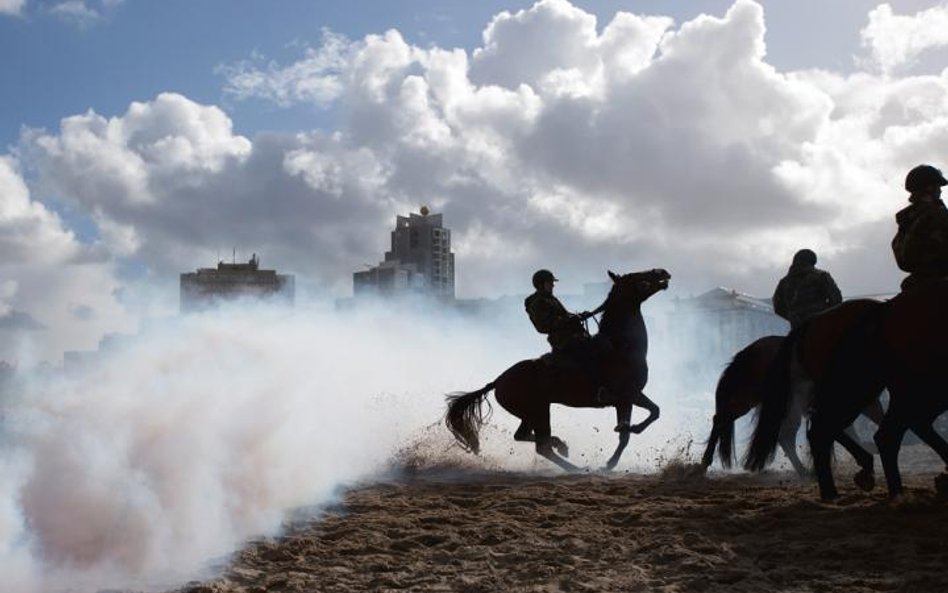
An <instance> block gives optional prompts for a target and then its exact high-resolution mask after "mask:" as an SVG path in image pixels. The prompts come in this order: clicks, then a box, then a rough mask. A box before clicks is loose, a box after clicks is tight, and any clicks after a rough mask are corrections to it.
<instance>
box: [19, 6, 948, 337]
mask: <svg viewBox="0 0 948 593" xmlns="http://www.w3.org/2000/svg"><path fill="white" fill-rule="evenodd" d="M765 33H766V21H765V15H764V11H763V9H762V8H761V6H760V5H758V4H757V3H755V2H752V1H750V0H738V1H737V2H735V3H734V4H733V6H732V7H731V8H730V9H729V10H728V11H727V12H726V13H725V14H722V15H716V16H712V15H702V16H700V17H697V18H695V19H692V20H690V21H687V22H684V23H682V24H680V25H675V23H674V22H673V21H672V20H671V19H669V18H666V17H662V16H646V15H636V14H631V13H625V12H621V13H618V14H617V15H615V16H614V17H613V18H612V19H611V20H610V21H609V22H606V23H603V24H600V23H597V21H596V19H595V17H593V16H592V15H590V14H588V13H586V12H585V11H583V10H581V9H579V8H577V7H575V6H573V5H571V4H569V3H568V2H566V1H565V0H544V1H541V2H538V3H537V4H535V5H534V6H532V7H531V8H529V9H526V10H522V11H519V12H517V13H501V14H499V15H498V16H496V17H495V18H494V19H493V20H492V21H491V22H490V23H488V24H487V26H486V28H485V31H484V35H483V39H484V43H483V46H482V47H480V48H478V49H476V50H474V51H473V52H470V53H468V52H466V51H464V50H461V49H452V50H447V49H443V48H439V47H427V48H422V47H418V46H415V45H412V44H411V43H409V42H408V41H406V40H405V38H404V37H403V36H402V35H401V34H400V33H399V32H398V31H396V30H389V31H386V32H383V33H380V34H377V35H368V36H366V37H365V38H363V39H361V40H348V39H345V38H342V37H340V36H338V35H336V34H333V33H331V32H323V45H322V46H320V47H318V48H313V49H309V50H307V51H306V52H305V54H304V55H303V56H302V57H301V59H300V60H299V61H298V62H294V63H291V64H287V65H279V64H275V63H268V64H266V65H264V66H260V65H259V64H262V63H264V62H262V61H261V60H263V58H260V57H257V58H255V59H256V60H257V61H258V62H257V64H258V65H253V64H251V63H242V64H237V65H235V66H231V67H224V68H222V69H221V72H222V73H224V74H225V75H226V76H227V82H226V85H227V86H226V89H227V90H226V92H227V93H228V95H230V96H231V97H232V98H235V99H238V100H240V99H247V98H251V97H253V98H257V99H264V100H271V101H274V102H275V103H277V104H279V105H291V104H295V103H299V102H306V103H312V104H316V105H322V106H325V105H327V104H328V103H332V104H333V105H334V106H335V107H336V108H337V109H336V111H335V113H338V114H339V119H338V121H337V122H336V124H337V125H336V127H335V129H333V130H331V131H329V132H319V131H313V132H306V131H303V132H300V133H298V134H275V133H271V134H266V133H264V134H259V135H257V136H256V137H253V138H245V137H243V136H240V135H239V134H236V133H235V132H234V131H233V125H232V122H231V120H230V118H229V117H228V115H226V114H225V113H224V112H223V111H222V110H221V109H219V108H218V107H215V106H213V105H202V104H199V103H197V102H195V101H193V100H191V99H189V98H187V97H184V96H182V95H177V94H172V93H165V94H161V95H159V96H157V97H155V98H154V99H152V100H150V101H143V102H136V103H133V104H132V105H131V106H130V107H129V109H128V110H127V111H126V112H125V113H124V114H119V115H111V116H110V115H102V114H99V113H96V112H95V111H89V112H87V113H85V114H81V115H76V116H72V117H67V118H65V119H63V120H62V122H61V125H60V127H59V129H58V130H32V131H30V132H28V133H27V134H25V135H24V140H23V149H22V152H23V154H24V155H27V156H25V157H24V158H28V159H29V160H30V163H31V164H32V165H33V166H34V167H35V168H36V171H37V173H38V182H37V187H41V188H42V191H43V192H48V193H49V194H50V195H56V196H59V197H61V199H63V200H66V201H68V202H69V203H70V204H71V205H72V206H73V207H75V208H78V209H79V210H81V211H82V212H83V213H85V214H86V215H87V216H88V217H90V218H91V219H92V220H93V221H94V222H95V223H96V224H97V227H98V233H99V237H98V239H97V244H96V247H97V248H98V249H99V251H94V250H93V251H92V252H91V254H101V253H104V254H106V255H107V256H109V257H117V258H126V259H131V260H133V261H137V262H142V263H141V265H142V266H144V267H145V268H146V269H147V270H148V274H149V279H160V278H164V279H165V281H164V283H165V284H166V285H167V286H168V287H169V288H170V290H169V292H173V289H174V286H173V285H174V282H175V279H176V277H177V274H178V273H180V272H182V271H188V270H191V269H193V268H195V267H198V266H204V265H208V264H210V263H213V261H215V258H216V257H218V256H219V255H220V254H222V253H224V254H230V253H231V249H232V248H234V247H236V248H238V249H239V250H240V251H241V254H242V256H243V257H248V256H249V254H250V253H251V252H256V253H257V254H260V255H262V257H263V260H264V265H265V266H267V265H272V266H274V267H277V268H278V269H280V270H281V271H285V272H290V273H295V274H297V276H298V282H299V283H300V284H301V285H302V286H303V287H304V292H305V288H306V287H308V288H315V287H319V288H325V289H330V290H332V291H333V292H334V293H335V294H346V293H348V291H349V289H350V287H351V273H352V272H353V271H355V270H357V269H360V268H361V266H362V264H365V263H369V264H371V263H374V262H375V261H377V260H378V259H380V258H381V256H382V253H383V252H384V251H385V250H386V248H387V240H388V232H389V230H390V228H391V224H392V219H393V217H394V216H395V215H396V214H405V213H406V212H407V211H409V210H417V208H418V207H419V206H420V205H422V204H427V205H429V206H430V207H432V208H433V209H434V210H435V211H437V212H443V213H444V214H445V217H446V219H445V220H446V222H447V224H448V226H450V227H451V228H452V229H453V230H454V234H453V237H454V247H455V251H456V252H457V262H458V264H457V269H458V278H457V285H458V293H459V294H460V295H461V296H485V295H488V296H489V295H497V294H502V293H518V292H523V291H526V290H528V289H529V284H528V279H529V276H530V273H531V272H532V271H533V270H534V269H536V268H538V267H553V268H555V269H556V270H557V273H558V275H559V276H560V277H562V278H564V279H566V282H564V283H563V287H564V289H565V290H579V289H580V284H581V283H582V282H588V281H595V280H599V279H600V278H601V274H602V273H603V270H605V269H606V268H613V269H616V270H620V271H622V270H631V269H637V268H647V267H654V266H663V267H667V268H669V269H671V270H672V272H673V274H675V277H676V280H677V283H676V288H677V289H679V290H682V291H685V292H698V291H702V290H704V289H706V288H707V287H708V286H714V285H718V284H722V285H728V286H734V287H737V288H740V289H743V290H746V291H750V292H752V293H757V294H764V295H766V294H769V293H770V292H771V291H772V287H773V284H774V282H776V280H777V278H779V276H780V275H781V274H782V273H783V270H784V268H785V266H786V265H787V262H788V261H789V259H790V257H791V256H792V254H793V252H795V251H796V249H798V248H799V247H800V246H803V245H806V246H808V247H811V248H813V249H815V250H816V251H818V252H819V253H820V255H821V264H822V265H825V266H826V267H827V268H829V269H830V270H831V271H833V272H834V274H836V275H837V277H838V278H839V279H840V284H841V285H842V286H843V290H844V292H846V293H848V294H856V293H860V292H862V293H865V292H874V293H881V292H887V291H889V290H894V289H895V288H896V287H897V285H898V276H899V272H898V271H897V269H896V268H895V266H894V264H893V263H892V261H891V257H890V255H889V254H888V247H887V245H888V242H889V239H890V237H891V233H893V232H894V226H893V223H892V216H893V215H894V213H895V211H896V210H898V209H899V208H900V207H901V206H902V200H903V196H902V195H901V190H900V186H901V177H902V176H903V175H904V172H905V171H907V170H908V169H909V168H910V167H911V166H913V165H914V164H917V163H918V162H923V161H936V160H937V156H936V155H938V154H945V148H946V147H948V146H946V132H945V131H944V130H946V129H948V127H946V125H945V123H946V121H945V118H946V117H948V109H946V105H948V102H946V100H945V97H946V94H945V93H946V78H945V77H946V75H945V74H944V73H937V74H919V75H915V76H911V77H904V78H897V77H893V76H888V75H882V76H880V75H878V74H877V73H873V72H856V73H854V74H848V75H843V74H837V73H833V72H826V71H800V72H781V71H779V70H777V69H775V68H774V67H773V66H772V65H770V64H769V63H768V62H767V54H766V45H765V42H764V39H765ZM86 253H87V257H91V256H92V255H91V254H90V252H89V250H87V251H86ZM866 253H871V254H873V255H872V258H870V259H871V261H872V262H874V263H873V265H872V266H871V267H870V268H867V267H866V266H865V265H864V263H865V261H867V259H866V257H864V254H866ZM854 262H862V263H861V264H860V265H855V263H854ZM868 269H872V270H873V271H874V274H873V275H872V276H870V275H869V274H868V273H866V272H865V271H866V270H868ZM307 285H308V286H307ZM127 288H128V287H125V288H123V291H124V292H123V294H124V295H126V297H127V298H130V297H128V296H127V295H129V294H132V293H133V292H134V291H129V290H126V289H127ZM79 304H81V305H84V306H86V307H89V309H81V310H82V311H95V315H75V314H74V313H75V311H78V310H80V309H74V310H73V313H70V315H71V318H72V319H74V320H75V321H76V322H78V321H80V320H83V319H85V320H86V322H89V321H93V320H95V321H98V320H100V319H102V318H103V315H102V314H100V311H101V308H100V307H99V306H97V305H96V304H95V303H88V302H85V301H80V302H79ZM67 313H68V311H67Z"/></svg>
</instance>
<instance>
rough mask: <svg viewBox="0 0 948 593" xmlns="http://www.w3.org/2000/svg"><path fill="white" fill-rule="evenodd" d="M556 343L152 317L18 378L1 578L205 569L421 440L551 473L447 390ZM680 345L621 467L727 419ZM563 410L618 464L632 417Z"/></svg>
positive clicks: (479, 332) (426, 319) (598, 454)
mask: <svg viewBox="0 0 948 593" xmlns="http://www.w3.org/2000/svg"><path fill="white" fill-rule="evenodd" d="M660 298H662V295H659V296H657V297H656V300H658V299H660ZM646 307H647V308H648V307H649V305H648V304H646ZM544 349H545V343H544V342H543V340H542V337H541V336H539V335H537V334H535V333H534V332H533V331H532V328H530V327H529V323H528V322H527V320H526V318H525V317H518V318H515V319H514V318H511V319H509V320H502V321H499V322H497V323H491V324H489V325H487V324H485V322H484V319H483V318H480V317H478V318H474V317H464V316H462V315H460V314H457V313H454V314H449V313H446V312H437V311H436V310H435V309H432V308H428V309H424V308H421V309H419V308H416V309H413V310H395V311H393V310H392V309H391V308H378V309H375V308H357V309H354V310H351V311H335V310H333V309H331V308H326V309H319V308H310V309H297V310H295V311H288V310H279V309H260V308H246V309H245V308H238V307H234V308H228V309H226V310H221V311H216V312H213V313H208V314H204V315H198V316H190V317H182V318H178V319H171V320H168V321H166V322H164V323H161V324H152V326H151V327H150V328H149V329H147V330H145V331H143V332H142V333H141V334H140V335H138V336H136V337H133V338H129V339H127V340H125V341H123V342H118V343H116V344H115V346H114V347H113V348H112V349H110V350H109V351H106V352H103V353H102V354H101V357H100V359H99V360H97V361H90V362H89V363H87V364H86V365H85V366H84V367H83V368H80V369H76V370H69V369H67V372H65V373H62V374H60V373H55V374H53V375H47V376H44V377H41V376H33V377H31V378H29V379H23V380H21V381H18V382H16V383H15V384H14V385H13V386H10V387H8V389H7V393H5V394H4V395H3V399H2V400H0V411H2V415H3V420H2V423H0V475H2V479H0V574H2V575H3V580H4V586H3V589H4V591H7V592H9V593H46V592H48V591H63V590H67V589H68V590H70V591H77V590H78V591H95V590H99V589H105V588H110V589H112V588H117V587H134V588H140V589H159V588H168V587H171V586H174V585H176V584H179V583H181V582H184V581H186V580H188V579H191V578H196V577H201V576H202V575H207V574H208V571H209V570H212V569H213V568H214V567H215V566H216V567H219V566H220V565H222V564H223V563H224V562H226V555H227V554H229V553H231V552H233V551H234V550H236V549H238V548H239V547H240V546H241V545H242V543H243V542H245V541H246V540H247V539H248V538H250V537H252V536H255V535H259V534H268V533H275V532H277V531H278V530H279V529H280V526H281V523H282V521H283V520H284V519H285V516H286V513H287V512H289V511H291V510H293V509H295V508H299V507H308V506H312V505H319V504H322V503H326V502H329V501H331V500H332V498H333V496H334V495H335V494H336V493H337V492H338V491H339V488H340V487H342V486H346V485H347V484H351V483H353V482H354V481H357V480H365V479H372V478H373V477H377V476H378V474H379V472H386V471H389V469H390V463H391V461H392V459H393V458H394V457H395V456H396V455H397V454H398V452H399V451H400V450H401V449H403V448H405V447H406V446H409V445H411V444H412V443H415V442H417V441H418V439H419V438H423V439H425V440H426V445H425V448H426V450H428V451H436V452H437V451H440V452H448V455H449V456H451V455H453V456H462V455H463V456H464V459H469V460H470V461H471V462H472V463H474V462H476V463H487V464H490V465H491V466H492V467H500V468H507V469H530V470H534V471H553V468H552V466H551V465H550V464H549V463H548V462H546V461H544V460H538V459H537V457H536V455H535V454H534V452H533V448H532V446H530V445H527V444H517V443H514V441H513V440H512V438H511V433H512V430H513V428H515V427H516V422H517V421H516V419H514V418H513V417H512V416H510V415H509V414H508V413H506V412H505V411H503V410H502V409H500V408H499V407H498V406H497V405H496V403H494V414H493V417H492V418H491V420H490V422H489V426H488V428H486V429H485V431H484V433H483V435H482V436H483V441H484V442H485V449H486V450H485V454H484V455H483V456H482V458H481V459H480V460H477V458H474V457H473V456H468V455H467V454H463V453H461V452H460V451H458V450H457V449H456V448H455V447H453V445H452V444H451V443H452V442H451V440H450V436H449V435H448V433H447V430H446V429H444V428H443V427H442V426H441V425H440V421H441V418H442V414H443V412H444V399H443V396H444V394H445V393H448V392H452V391H469V390H474V389H478V388H480V387H482V386H483V385H485V384H486V383H488V382H489V381H491V380H493V379H494V378H495V377H496V376H497V375H498V374H499V373H500V372H501V371H503V370H504V369H505V368H507V367H508V366H510V365H511V364H513V363H514V362H516V361H517V360H520V359H522V358H529V357H533V356H536V355H538V354H539V353H541V352H542V351H543V350H544ZM663 357H665V355H664V354H663V353H662V345H661V342H660V340H659V341H658V342H657V343H654V351H653V354H652V356H651V357H650V358H651V361H652V364H653V369H654V371H655V374H654V375H653V380H652V382H651V385H650V388H649V390H648V393H649V394H650V395H651V396H652V397H653V399H654V400H655V401H656V402H657V403H658V404H659V405H661V406H662V407H663V417H662V419H661V420H660V421H659V423H657V424H656V425H654V426H653V427H652V428H650V429H649V431H647V432H646V433H645V434H643V435H640V436H637V437H634V438H633V441H632V443H631V444H630V446H629V449H628V450H627V453H626V457H625V459H624V460H623V463H621V464H620V470H629V469H635V470H639V469H648V468H654V467H655V465H656V462H660V461H661V459H660V458H661V456H662V453H663V451H664V452H667V450H668V446H669V445H668V442H669V441H670V440H671V441H672V442H673V443H680V442H681V441H682V439H687V435H688V434H689V433H690V432H692V431H694V430H697V431H701V432H703V431H704V429H705V427H704V424H705V422H706V420H707V418H709V417H710V415H709V414H708V413H707V410H701V411H700V413H696V411H695V410H694V409H691V407H690V406H682V405H681V404H680V398H681V396H682V388H679V387H676V385H675V382H676V381H675V378H674V376H673V375H674V372H673V371H672V370H669V371H663V370H662V369H663V368H668V369H673V367H674V364H665V363H664V362H663V361H662V359H663ZM712 405H713V404H712ZM553 410H554V411H553V426H554V432H555V433H557V434H559V435H560V436H562V437H564V438H566V439H567V441H569V443H570V445H571V449H572V453H573V455H572V458H573V460H574V461H576V462H577V463H579V464H580V465H588V466H590V467H591V468H593V469H594V468H596V467H599V466H601V465H602V463H603V462H604V461H605V460H606V458H607V457H608V455H609V454H610V453H611V450H612V448H613V447H614V446H615V441H616V438H615V435H614V434H613V433H612V427H613V426H614V423H615V418H614V412H613V411H612V410H611V409H607V410H573V409H567V408H563V407H559V406H555V407H554V409H553ZM683 435H684V436H683Z"/></svg>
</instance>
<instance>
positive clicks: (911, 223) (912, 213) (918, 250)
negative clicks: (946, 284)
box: [892, 165, 948, 290]
mask: <svg viewBox="0 0 948 593" xmlns="http://www.w3.org/2000/svg"><path fill="white" fill-rule="evenodd" d="M945 185H948V180H946V179H945V177H944V175H942V173H941V171H939V170H938V169H936V168H935V167H932V166H931V165H919V166H917V167H915V168H914V169H912V170H911V171H909V172H908V175H906V177H905V190H906V191H908V192H909V194H911V195H909V205H908V206H907V207H906V208H903V209H902V210H900V211H899V212H898V214H896V215H895V221H896V222H897V223H898V225H899V230H898V232H897V233H896V234H895V238H893V239H892V253H893V254H894V255H895V262H896V263H897V264H898V266H899V269H901V270H902V271H905V272H908V273H909V275H908V277H906V278H905V280H903V281H902V290H909V289H912V288H915V287H917V286H919V285H921V284H924V283H925V282H928V281H931V280H936V279H939V278H946V277H948V209H946V208H945V203H944V202H942V201H941V188H942V187H943V186H945Z"/></svg>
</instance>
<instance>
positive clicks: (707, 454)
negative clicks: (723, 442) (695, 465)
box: [701, 414, 721, 469]
mask: <svg viewBox="0 0 948 593" xmlns="http://www.w3.org/2000/svg"><path fill="white" fill-rule="evenodd" d="M720 432H721V428H720V426H719V423H718V416H717V414H715V416H714V418H713V419H712V420H711V434H710V435H708V444H707V446H706V447H705V449H704V455H702V456H701V465H703V466H704V468H705V469H707V468H709V467H711V464H712V463H714V450H715V449H716V448H717V446H718V438H719V437H718V434H719V433H720Z"/></svg>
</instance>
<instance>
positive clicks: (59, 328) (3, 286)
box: [0, 156, 129, 364]
mask: <svg viewBox="0 0 948 593" xmlns="http://www.w3.org/2000/svg"><path fill="white" fill-rule="evenodd" d="M96 251H97V248H96V246H95V245H84V244H82V243H80V242H79V241H78V240H77V239H76V237H75V235H74V234H73V233H72V232H71V231H69V230H68V229H66V228H65V225H64V223H63V222H62V220H60V218H59V216H57V215H56V214H55V213H54V212H52V211H51V210H49V209H48V208H47V207H46V206H44V205H43V204H41V203H40V202H38V201H36V200H34V199H33V197H32V195H31V193H30V191H29V188H28V187H27V185H26V183H25V182H24V180H23V178H22V176H21V175H20V172H19V169H18V163H17V161H15V160H14V159H13V158H12V157H10V156H0V253H3V257H2V259H0V328H2V329H4V330H6V333H5V335H4V339H3V340H2V341H0V360H8V361H9V360H19V361H22V362H23V363H25V364H28V363H30V362H35V361H36V360H37V359H39V360H42V359H54V360H55V359H56V358H58V357H59V356H61V353H62V350H63V349H64V348H91V347H94V346H95V344H96V341H97V340H98V336H100V335H101V334H102V333H103V332H105V331H109V330H112V329H114V328H117V327H127V326H128V323H129V321H128V319H127V318H126V317H125V316H124V313H123V311H122V308H121V306H120V305H119V304H118V303H117V302H116V300H115V298H114V296H113V295H112V292H111V291H112V290H114V289H115V288H116V287H117V285H118V283H117V281H116V279H115V278H114V269H113V268H112V266H111V265H110V264H109V262H108V261H107V260H103V258H102V257H101V256H100V255H97V253H96ZM77 299H81V300H82V301H83V302H84V303H85V304H86V305H87V306H90V307H93V306H94V307H96V308H97V309H100V310H101V311H103V312H104V313H105V315H104V316H103V318H102V319H97V320H95V321H94V322H93V321H91V320H89V319H81V318H79V317H77V316H76V315H74V313H73V312H72V311H70V304H69V302H68V301H69V300H72V301H73V302H75V301H76V300H77ZM43 328H46V330H47V331H43V332H39V333H37V332H35V331H34V330H37V329H43Z"/></svg>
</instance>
